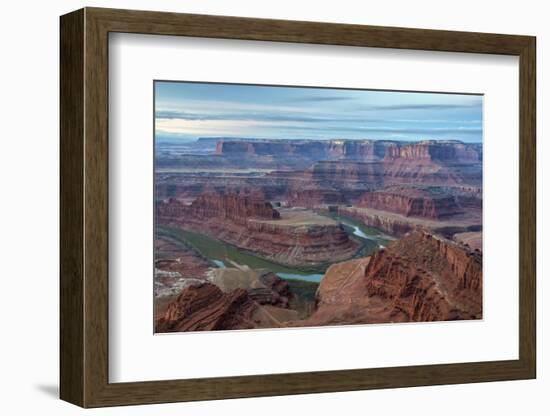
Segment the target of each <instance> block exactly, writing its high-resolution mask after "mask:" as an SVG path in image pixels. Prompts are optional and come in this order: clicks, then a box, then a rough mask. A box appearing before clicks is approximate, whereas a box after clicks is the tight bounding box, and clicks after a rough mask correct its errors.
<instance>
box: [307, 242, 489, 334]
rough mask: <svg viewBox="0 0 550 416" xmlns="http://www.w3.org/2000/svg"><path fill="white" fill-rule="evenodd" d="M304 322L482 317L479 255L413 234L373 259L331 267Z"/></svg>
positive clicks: (374, 321)
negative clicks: (315, 308) (314, 307)
mask: <svg viewBox="0 0 550 416" xmlns="http://www.w3.org/2000/svg"><path fill="white" fill-rule="evenodd" d="M317 296H318V307H317V310H316V312H315V313H314V314H313V315H312V316H311V318H310V319H309V320H308V321H306V322H305V323H304V325H327V324H345V323H381V322H423V321H442V320H457V319H481V317H482V263H481V255H480V254H479V253H476V252H474V251H470V250H468V249H467V248H465V247H463V246H460V245H458V244H455V243H453V242H451V241H448V240H442V239H439V238H436V237H434V236H432V235H430V234H426V233H423V232H414V233H412V234H410V235H408V236H406V237H404V238H403V239H401V240H398V241H396V242H394V243H392V244H391V245H390V246H388V248H387V249H384V250H379V251H377V252H375V253H374V254H373V255H372V256H371V257H368V258H363V259H359V260H351V261H347V262H343V263H338V264H335V265H333V266H331V267H330V268H329V270H328V271H327V273H326V275H325V277H324V278H323V280H322V282H321V285H320V287H319V290H318V295H317Z"/></svg>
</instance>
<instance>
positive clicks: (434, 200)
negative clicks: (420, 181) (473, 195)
mask: <svg viewBox="0 0 550 416" xmlns="http://www.w3.org/2000/svg"><path fill="white" fill-rule="evenodd" d="M357 205H358V206H360V207H365V208H373V209H377V210H382V211H390V212H396V213H398V214H401V215H404V216H406V217H420V218H429V219H443V218H448V217H451V216H453V215H457V214H461V213H462V212H463V210H462V209H461V207H460V206H459V205H458V204H457V201H456V198H455V197H454V196H452V195H433V194H431V193H430V192H427V191H423V190H420V189H413V188H398V189H389V190H381V191H376V192H369V193H366V194H365V195H364V196H363V197H362V198H361V200H360V201H359V203H358V204H357Z"/></svg>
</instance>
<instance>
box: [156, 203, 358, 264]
mask: <svg viewBox="0 0 550 416" xmlns="http://www.w3.org/2000/svg"><path fill="white" fill-rule="evenodd" d="M157 219H158V221H159V222H160V223H164V224H169V225H173V226H177V227H182V228H186V229H190V230H194V231H196V232H201V233H206V234H208V235H210V236H212V237H214V238H217V239H219V240H222V241H224V242H226V243H229V244H232V245H234V246H236V247H239V248H242V249H245V250H249V251H252V252H255V253H258V254H260V255H262V256H263V257H266V258H269V259H271V260H274V261H276V262H278V263H281V264H287V265H306V266H309V265H319V264H321V263H324V262H328V261H339V260H344V259H348V258H350V257H352V256H353V255H354V254H355V252H356V251H357V249H358V248H359V247H358V243H357V242H355V241H354V240H352V239H350V238H349V236H348V234H347V233H346V231H345V230H344V228H343V226H342V225H341V224H340V223H338V222H336V221H333V220H331V219H329V218H326V217H321V216H319V215H316V214H314V213H312V212H308V211H296V210H287V211H286V212H285V217H284V218H283V217H281V214H280V213H279V211H277V210H275V209H274V208H273V207H272V206H271V204H269V203H268V202H265V201H263V200H262V201H260V200H255V199H250V198H249V197H247V196H243V197H241V196H233V195H217V194H209V195H205V196H203V197H199V198H197V199H196V200H195V201H194V202H193V203H192V204H191V205H185V204H184V203H182V202H180V201H178V200H176V199H170V200H168V201H165V202H162V203H159V204H158V205H157Z"/></svg>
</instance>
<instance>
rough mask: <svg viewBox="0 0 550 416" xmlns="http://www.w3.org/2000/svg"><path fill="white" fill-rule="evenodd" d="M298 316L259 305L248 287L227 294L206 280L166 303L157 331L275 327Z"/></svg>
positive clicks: (186, 289)
mask: <svg viewBox="0 0 550 416" xmlns="http://www.w3.org/2000/svg"><path fill="white" fill-rule="evenodd" d="M296 317H297V314H296V312H295V311H290V310H285V309H281V308H277V307H273V306H262V305H260V304H259V303H258V302H256V301H255V300H254V299H253V298H252V297H251V296H250V294H249V293H248V292H247V291H246V290H245V289H235V290H232V291H231V292H229V293H224V292H223V291H222V290H221V289H220V288H218V287H217V286H216V285H213V284H211V283H203V284H201V285H196V286H190V287H187V288H185V289H184V290H183V291H182V292H181V293H180V295H179V296H178V297H177V298H176V299H175V300H173V301H172V302H170V303H169V304H168V305H167V307H166V309H165V311H164V313H162V314H161V315H160V317H159V318H158V319H157V320H156V322H155V332H185V331H216V330H228V329H252V328H276V327H280V326H283V325H284V322H286V321H289V320H293V319H296Z"/></svg>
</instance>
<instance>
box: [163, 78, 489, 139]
mask: <svg viewBox="0 0 550 416" xmlns="http://www.w3.org/2000/svg"><path fill="white" fill-rule="evenodd" d="M482 104H483V97H482V96H479V95H461V94H441V93H437V94H435V93H418V92H411V93H407V92H395V91H372V90H344V89H326V88H296V87H274V86H256V85H236V84H212V83H186V82H156V83H155V131H156V135H157V137H167V136H170V137H172V138H178V137H179V138H183V139H189V138H196V137H204V136H214V135H215V136H218V135H223V136H225V137H243V136H247V137H258V138H272V139H277V138H280V139H289V138H290V139H331V138H346V139H366V138H370V139H399V140H424V139H456V140H462V141H465V142H481V139H482V134H483V132H482Z"/></svg>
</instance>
